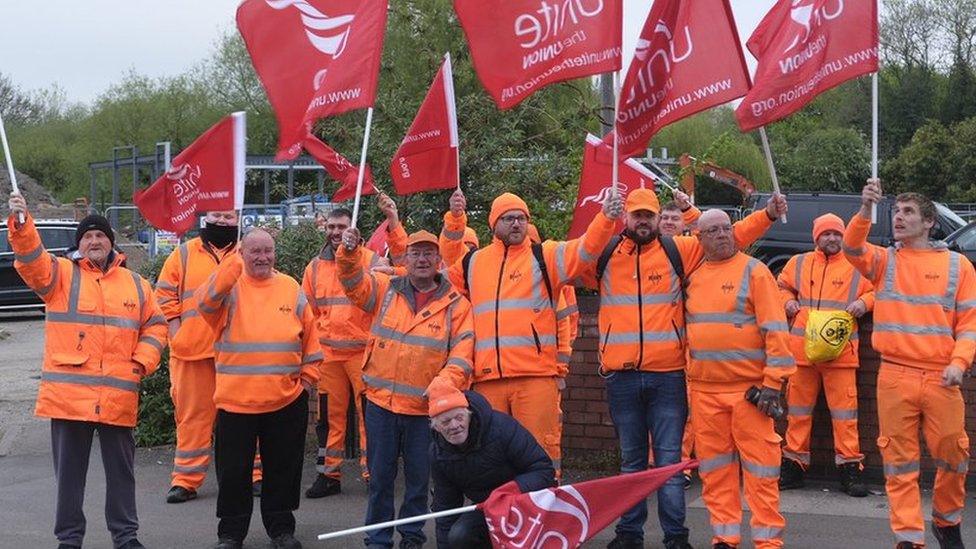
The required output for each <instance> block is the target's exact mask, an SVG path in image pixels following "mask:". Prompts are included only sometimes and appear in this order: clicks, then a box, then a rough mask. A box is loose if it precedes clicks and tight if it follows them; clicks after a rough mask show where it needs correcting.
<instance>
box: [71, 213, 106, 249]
mask: <svg viewBox="0 0 976 549" xmlns="http://www.w3.org/2000/svg"><path fill="white" fill-rule="evenodd" d="M91 230H99V231H102V232H103V233H105V236H107V237H108V240H109V242H111V243H112V247H115V233H113V232H112V225H110V224H109V222H108V219H105V218H104V217H102V216H100V215H95V214H92V215H89V216H88V217H86V218H84V219H82V220H81V222H79V223H78V228H77V229H75V246H79V245H81V237H82V236H85V233H87V232H88V231H91Z"/></svg>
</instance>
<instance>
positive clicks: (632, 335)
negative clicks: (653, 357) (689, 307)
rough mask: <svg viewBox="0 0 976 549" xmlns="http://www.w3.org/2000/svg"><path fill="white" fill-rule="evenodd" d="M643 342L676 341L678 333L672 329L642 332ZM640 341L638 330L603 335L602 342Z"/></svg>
mask: <svg viewBox="0 0 976 549" xmlns="http://www.w3.org/2000/svg"><path fill="white" fill-rule="evenodd" d="M643 336H644V341H645V342H660V341H678V334H676V333H674V330H664V331H661V332H653V331H648V332H644V333H643ZM640 341H641V333H640V332H617V333H611V334H610V335H609V336H606V337H604V343H607V344H621V343H639V342H640Z"/></svg>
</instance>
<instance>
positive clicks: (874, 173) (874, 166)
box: [871, 73, 878, 223]
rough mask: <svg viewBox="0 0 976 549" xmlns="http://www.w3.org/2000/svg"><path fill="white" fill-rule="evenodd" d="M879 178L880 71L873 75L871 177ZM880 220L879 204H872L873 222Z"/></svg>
mask: <svg viewBox="0 0 976 549" xmlns="http://www.w3.org/2000/svg"><path fill="white" fill-rule="evenodd" d="M877 178H878V73H874V75H872V76H871V179H877ZM877 222H878V204H877V203H874V204H871V223H877Z"/></svg>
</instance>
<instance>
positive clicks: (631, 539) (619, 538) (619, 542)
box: [607, 534, 644, 549]
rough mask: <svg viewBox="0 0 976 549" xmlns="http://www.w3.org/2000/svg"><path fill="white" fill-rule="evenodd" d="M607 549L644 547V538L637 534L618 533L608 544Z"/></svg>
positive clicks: (636, 548)
mask: <svg viewBox="0 0 976 549" xmlns="http://www.w3.org/2000/svg"><path fill="white" fill-rule="evenodd" d="M607 549H644V540H642V539H640V538H638V537H635V536H628V535H626V534H617V535H616V537H614V538H613V540H611V541H610V543H608V544H607Z"/></svg>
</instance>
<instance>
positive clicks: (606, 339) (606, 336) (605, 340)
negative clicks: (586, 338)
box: [600, 322, 613, 355]
mask: <svg viewBox="0 0 976 549" xmlns="http://www.w3.org/2000/svg"><path fill="white" fill-rule="evenodd" d="M610 328H613V322H611V323H610V324H607V331H606V333H604V334H603V345H601V346H600V354H601V355H602V354H606V352H607V343H609V342H610Z"/></svg>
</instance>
